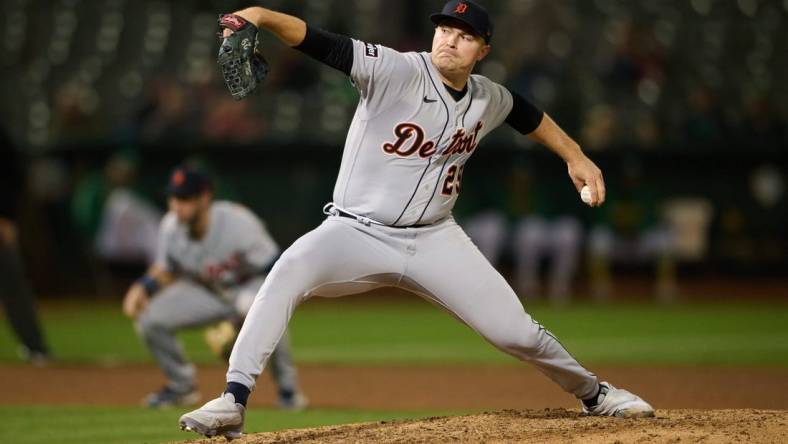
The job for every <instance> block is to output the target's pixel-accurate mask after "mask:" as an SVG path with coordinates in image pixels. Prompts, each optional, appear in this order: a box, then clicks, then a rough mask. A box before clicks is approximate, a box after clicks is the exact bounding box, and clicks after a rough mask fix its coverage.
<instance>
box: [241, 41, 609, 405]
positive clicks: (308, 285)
mask: <svg viewBox="0 0 788 444" xmlns="http://www.w3.org/2000/svg"><path fill="white" fill-rule="evenodd" d="M352 45H353V64H352V67H351V69H349V71H346V72H349V74H350V77H351V79H352V81H353V82H354V84H355V85H356V87H357V88H358V90H359V93H360V95H361V98H360V101H359V104H358V108H357V111H356V115H355V117H354V119H353V122H352V124H351V127H350V130H349V134H348V137H347V143H346V145H345V150H344V153H343V158H342V165H341V169H340V172H339V177H338V179H337V184H336V187H335V189H334V203H333V207H334V208H332V207H331V206H330V205H329V206H327V208H326V210H325V211H326V212H327V213H328V214H329V217H328V218H327V219H326V220H325V221H324V222H323V223H322V224H321V225H320V226H319V227H317V228H316V229H314V230H312V231H311V232H309V233H307V234H306V235H304V236H302V237H301V238H300V239H298V240H297V241H296V242H295V243H294V244H293V245H292V246H291V247H290V248H288V249H287V250H286V251H285V252H284V254H283V255H282V257H281V258H280V259H279V260H278V261H277V263H276V265H275V266H274V268H273V269H272V270H271V274H270V275H269V277H268V279H266V281H265V283H264V284H263V287H262V288H261V289H260V292H259V293H258V294H257V297H256V298H255V300H254V303H253V304H252V307H251V309H250V311H249V315H248V317H247V321H246V323H244V326H243V328H242V329H241V332H240V333H239V335H238V340H237V342H236V343H235V347H234V348H233V353H232V355H231V356H230V367H229V370H228V372H227V381H228V382H237V383H240V384H243V385H245V386H246V387H249V388H252V387H254V385H255V380H256V378H257V376H258V375H260V373H261V372H262V370H263V367H264V365H265V363H266V362H267V360H268V359H269V358H270V356H271V354H272V352H273V350H274V347H275V346H276V344H277V343H278V341H279V339H280V338H281V337H282V335H283V334H284V332H285V330H286V327H287V323H288V321H289V319H290V317H291V316H292V315H293V312H294V310H295V308H296V307H297V306H298V304H300V303H301V302H303V301H305V300H307V299H308V298H309V297H312V296H324V297H333V296H342V295H347V294H353V293H360V292H364V291H368V290H370V289H374V288H379V287H385V286H397V287H400V288H403V289H406V290H408V291H411V292H412V293H415V294H417V295H419V296H421V297H423V298H425V299H427V300H429V301H431V302H433V303H435V304H436V305H438V306H440V307H443V308H445V309H446V310H448V311H449V312H451V313H452V314H453V315H454V316H455V317H456V318H457V319H459V320H461V321H462V322H464V323H465V324H467V325H468V326H469V327H471V328H472V329H474V330H475V331H477V332H478V333H479V334H480V335H482V336H483V337H484V338H485V339H487V340H488V341H490V342H491V343H492V344H494V345H495V346H496V347H498V348H499V349H501V350H503V351H505V352H507V353H509V354H511V355H513V356H515V357H517V358H519V359H522V360H524V361H529V362H531V363H533V364H534V365H535V366H536V367H537V368H539V369H540V370H541V371H543V372H544V373H545V374H547V375H548V376H549V377H550V378H551V379H553V380H554V381H555V382H556V383H558V384H559V385H560V386H561V387H562V388H563V389H564V390H566V391H567V392H570V393H572V394H574V395H575V396H577V397H578V398H581V399H585V398H588V397H590V396H592V395H594V394H595V393H596V391H597V390H598V387H599V386H598V380H597V377H596V375H594V374H592V373H590V372H589V371H588V370H586V369H585V368H584V367H583V366H581V365H580V364H579V363H578V362H577V361H576V360H575V359H574V358H573V357H572V356H571V355H570V354H569V353H568V352H567V351H566V350H565V349H564V347H563V346H562V345H561V344H560V343H559V342H558V340H556V338H555V337H554V336H553V335H552V334H550V332H548V331H547V330H546V329H545V328H544V327H542V326H541V325H540V324H539V323H538V322H536V321H535V320H534V319H533V318H531V316H530V315H529V314H528V313H526V312H525V310H524V308H523V306H522V304H521V303H520V300H519V299H518V297H517V294H515V292H514V291H513V290H512V289H511V287H510V286H509V285H508V283H507V282H506V280H505V279H504V278H503V277H502V276H501V275H500V274H499V273H498V272H497V271H496V270H495V268H493V267H492V265H490V263H489V262H488V261H487V260H486V259H485V258H484V256H483V255H482V254H481V253H480V252H479V249H478V248H476V246H475V245H474V244H473V243H472V242H471V240H470V239H469V238H468V236H467V235H466V234H465V232H464V231H463V230H462V228H460V226H459V225H457V223H456V222H455V221H454V219H453V217H452V216H451V209H452V207H453V206H454V203H455V201H456V199H457V195H458V194H459V192H460V187H461V181H462V173H463V166H464V165H465V162H466V161H467V160H468V158H469V157H470V156H471V155H472V154H473V152H474V151H475V150H476V149H477V148H478V144H479V141H480V140H481V139H482V138H483V137H484V136H485V135H486V134H487V133H489V132H490V131H491V130H492V129H494V128H495V127H497V126H498V125H500V124H501V123H502V122H503V121H505V120H506V119H507V116H508V114H509V113H510V111H511V110H512V107H513V104H512V103H513V100H514V99H513V98H512V95H511V93H509V92H508V91H507V90H506V89H505V88H504V87H502V86H501V85H498V84H496V83H494V82H492V81H490V80H488V79H486V78H484V77H482V76H476V75H474V76H471V77H470V79H469V81H468V91H467V93H466V94H465V96H464V97H462V98H461V99H459V100H455V99H454V97H453V96H452V95H451V94H450V93H448V92H447V91H446V89H445V87H444V86H443V84H442V81H441V79H440V76H439V75H438V73H437V71H436V68H435V67H434V65H433V64H432V60H431V57H430V54H428V53H399V52H396V51H394V50H391V49H388V48H385V47H382V46H377V45H370V44H365V43H362V42H358V41H353V42H352ZM337 210H341V211H344V212H345V213H351V215H355V216H356V217H347V215H344V214H343V213H342V212H341V211H337ZM447 267H449V268H450V269H451V272H450V273H447V272H446V269H447Z"/></svg>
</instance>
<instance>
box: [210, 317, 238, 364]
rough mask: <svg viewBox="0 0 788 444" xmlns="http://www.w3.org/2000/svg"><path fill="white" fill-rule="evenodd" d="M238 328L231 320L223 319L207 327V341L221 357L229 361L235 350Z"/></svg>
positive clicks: (215, 353)
mask: <svg viewBox="0 0 788 444" xmlns="http://www.w3.org/2000/svg"><path fill="white" fill-rule="evenodd" d="M237 337H238V329H237V328H236V326H235V325H233V323H232V322H230V321H222V322H220V323H218V324H214V325H211V326H210V327H208V328H206V329H205V343H206V344H208V348H209V349H210V350H211V352H212V353H213V354H214V355H216V356H218V357H219V359H222V360H225V361H227V360H228V359H230V353H232V351H233V345H234V344H235V338H237Z"/></svg>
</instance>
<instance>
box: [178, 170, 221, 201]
mask: <svg viewBox="0 0 788 444" xmlns="http://www.w3.org/2000/svg"><path fill="white" fill-rule="evenodd" d="M210 189H211V179H210V177H208V175H207V174H205V173H203V172H201V171H198V170H197V169H195V168H193V167H191V166H179V167H177V168H175V171H173V172H172V175H171V176H170V182H169V183H168V184H167V195H168V196H172V197H177V198H179V199H188V198H190V197H194V196H197V195H198V194H201V193H202V192H203V191H207V190H210Z"/></svg>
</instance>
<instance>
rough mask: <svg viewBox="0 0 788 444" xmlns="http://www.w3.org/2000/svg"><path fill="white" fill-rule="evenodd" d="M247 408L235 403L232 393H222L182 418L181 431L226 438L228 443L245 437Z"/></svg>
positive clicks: (179, 422)
mask: <svg viewBox="0 0 788 444" xmlns="http://www.w3.org/2000/svg"><path fill="white" fill-rule="evenodd" d="M245 414H246V408H245V407H244V406H242V405H241V404H238V403H236V402H235V397H234V396H233V394H232V393H222V395H221V396H219V397H218V398H216V399H214V400H212V401H208V402H207V403H206V404H205V405H203V406H202V407H200V408H199V409H197V410H194V411H192V412H189V413H186V414H185V415H183V416H181V419H180V420H179V421H178V424H179V425H180V427H181V430H184V431H187V432H195V433H199V434H200V435H203V436H206V437H208V438H211V437H214V436H224V437H225V438H226V439H227V440H228V441H230V440H233V439H236V438H240V437H241V436H242V435H243V428H244V415H245Z"/></svg>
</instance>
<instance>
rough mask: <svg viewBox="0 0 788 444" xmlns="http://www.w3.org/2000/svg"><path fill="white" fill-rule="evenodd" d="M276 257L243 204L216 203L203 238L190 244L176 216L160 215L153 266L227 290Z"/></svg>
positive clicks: (273, 246) (271, 243)
mask: <svg viewBox="0 0 788 444" xmlns="http://www.w3.org/2000/svg"><path fill="white" fill-rule="evenodd" d="M278 254H279V246H278V245H277V244H276V242H275V241H274V239H273V238H272V237H271V235H270V234H268V231H267V230H266V229H265V226H264V225H263V223H262V221H260V219H258V218H257V216H255V215H254V213H252V212H251V211H250V210H249V209H247V208H246V207H244V206H242V205H239V204H236V203H232V202H223V201H219V202H214V203H213V204H212V205H211V208H210V223H209V226H208V232H207V233H206V234H205V236H204V237H203V239H199V240H196V239H192V238H191V237H190V236H189V232H188V227H187V226H186V225H184V224H179V223H178V219H177V218H176V216H175V214H174V213H168V214H167V215H166V216H164V219H163V220H162V223H161V227H160V230H159V244H158V247H157V253H156V260H155V262H154V264H155V265H156V266H158V267H160V268H162V269H164V270H167V271H170V272H173V273H174V274H177V275H183V276H188V277H190V278H193V279H195V280H197V281H199V282H201V283H204V284H208V285H209V286H210V287H211V288H214V289H222V290H225V289H228V288H232V287H235V286H238V285H240V284H243V283H245V282H246V281H248V280H249V279H251V278H252V277H255V276H256V275H260V274H262V273H263V269H264V268H265V267H266V266H267V265H268V264H269V263H270V262H271V261H272V260H274V258H276V256H277V255H278Z"/></svg>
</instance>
